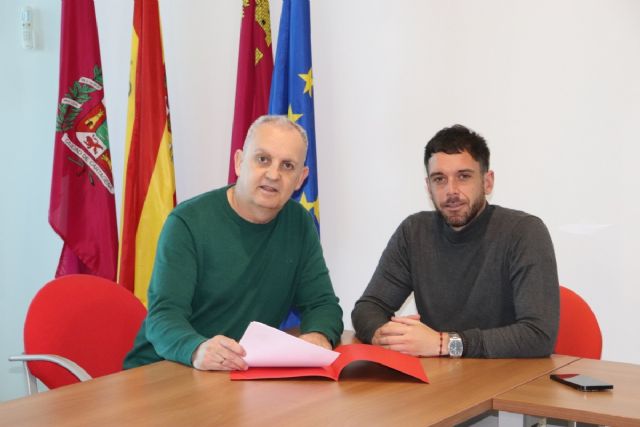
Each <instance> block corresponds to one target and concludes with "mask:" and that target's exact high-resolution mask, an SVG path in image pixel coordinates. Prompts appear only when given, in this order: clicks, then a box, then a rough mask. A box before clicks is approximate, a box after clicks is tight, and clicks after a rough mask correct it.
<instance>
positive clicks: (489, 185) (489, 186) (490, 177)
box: [484, 170, 495, 195]
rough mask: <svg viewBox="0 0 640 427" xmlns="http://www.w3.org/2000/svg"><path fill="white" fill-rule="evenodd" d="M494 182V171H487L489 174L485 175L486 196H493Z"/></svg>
mask: <svg viewBox="0 0 640 427" xmlns="http://www.w3.org/2000/svg"><path fill="white" fill-rule="evenodd" d="M494 180H495V176H494V174H493V171H492V170H490V171H487V173H485V174H484V194H485V195H488V194H491V192H492V191H493V182H494Z"/></svg>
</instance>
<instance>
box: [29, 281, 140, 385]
mask: <svg viewBox="0 0 640 427" xmlns="http://www.w3.org/2000/svg"><path fill="white" fill-rule="evenodd" d="M146 312H147V310H146V308H145V307H144V305H143V304H142V303H141V302H140V301H139V300H138V299H137V298H136V297H135V296H134V295H133V294H132V293H131V292H129V291H128V290H126V289H125V288H123V287H122V286H120V285H118V284H116V283H114V282H112V281H110V280H107V279H104V278H101V277H98V276H90V275H85V274H72V275H68V276H62V277H59V278H57V279H54V280H52V281H50V282H49V283H47V284H46V285H45V286H44V287H43V288H42V289H40V291H38V293H37V294H36V296H35V297H34V298H33V300H32V301H31V304H30V306H29V310H28V311H27V317H26V320H25V325H24V348H25V353H26V354H56V355H59V356H64V357H66V358H68V359H70V360H72V361H73V362H75V363H77V364H78V365H80V366H81V367H82V368H84V369H85V370H86V371H87V373H89V375H91V376H92V377H94V378H95V377H99V376H102V375H107V374H111V373H114V372H118V371H121V370H122V362H123V360H124V357H125V356H126V354H127V352H128V351H129V350H130V349H131V347H132V346H133V341H134V338H135V336H136V333H137V332H138V329H139V328H140V325H141V323H142V321H143V319H144V317H145V316H146ZM29 370H30V371H31V373H32V374H33V375H34V376H35V377H36V378H38V379H39V380H40V381H42V382H43V383H44V384H45V385H46V386H47V387H48V388H50V389H51V388H56V387H60V386H63V385H66V384H71V383H75V382H78V380H77V379H76V378H75V377H74V376H73V375H71V374H70V373H69V372H67V371H66V370H65V369H63V368H61V367H59V366H56V365H54V364H52V363H49V362H29Z"/></svg>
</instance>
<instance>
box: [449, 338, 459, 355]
mask: <svg viewBox="0 0 640 427" xmlns="http://www.w3.org/2000/svg"><path fill="white" fill-rule="evenodd" d="M449 355H450V356H451V357H460V356H462V339H461V338H460V337H459V336H451V337H450V338H449Z"/></svg>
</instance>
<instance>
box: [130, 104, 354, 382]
mask: <svg viewBox="0 0 640 427" xmlns="http://www.w3.org/2000/svg"><path fill="white" fill-rule="evenodd" d="M306 151H307V137H306V133H305V131H304V129H302V128H301V127H300V126H298V125H296V124H295V123H293V122H291V121H290V120H288V119H287V117H285V116H263V117H261V118H259V119H258V120H256V122H255V123H254V124H253V125H252V126H251V128H250V129H249V132H248V133H247V138H246V140H245V144H244V147H243V149H242V150H238V151H237V152H236V153H235V169H236V174H237V175H238V181H237V183H236V184H235V185H234V186H229V187H224V188H220V189H217V190H213V191H210V192H207V193H204V194H201V195H200V196H197V197H195V198H193V199H190V200H188V201H185V202H183V203H181V204H180V205H179V206H177V207H176V208H175V209H174V210H173V212H172V213H171V214H170V215H169V217H168V218H167V220H166V222H165V224H164V227H163V229H162V233H161V235H160V238H159V241H158V249H157V252H156V259H155V263H154V267H153V274H152V277H151V283H150V285H149V299H148V300H149V312H148V314H147V318H146V319H145V321H144V322H143V324H142V326H141V328H140V331H139V332H138V335H137V337H136V340H135V343H134V347H133V349H132V350H131V352H129V354H128V355H127V357H126V359H125V361H124V367H125V369H126V368H132V367H135V366H140V365H144V364H147V363H152V362H155V361H158V360H162V359H167V360H173V361H176V362H180V363H183V364H185V365H191V366H193V367H195V368H197V369H201V370H244V369H247V364H246V363H245V361H244V359H243V356H245V351H244V349H243V348H242V346H240V344H239V343H238V342H237V340H238V339H239V338H240V337H241V336H242V334H243V333H244V331H245V329H246V328H247V326H248V325H249V322H251V321H254V320H255V321H260V322H263V323H266V324H268V325H271V326H275V327H277V326H278V325H279V324H280V323H281V322H282V321H283V320H284V319H285V317H286V315H287V313H288V312H289V309H290V308H291V307H296V308H297V309H298V311H299V312H300V315H301V319H302V320H301V325H300V330H301V335H300V338H302V339H304V340H306V341H309V342H311V343H314V344H317V345H320V346H323V347H325V348H331V347H332V346H334V345H335V344H336V343H337V342H338V340H339V339H340V335H341V334H342V330H343V325H342V310H341V309H340V306H339V305H338V299H337V297H336V296H335V293H334V291H333V287H332V285H331V280H330V279H329V273H328V270H327V267H326V265H325V261H324V257H323V254H322V248H321V246H320V241H319V238H318V233H317V231H316V229H315V226H314V223H313V219H312V218H311V216H310V214H309V213H308V212H307V211H306V210H305V209H304V208H303V207H302V206H301V205H300V204H299V203H297V202H295V201H293V200H291V195H292V194H293V192H294V191H295V190H296V189H299V188H300V187H301V185H302V183H303V182H304V180H305V178H306V176H307V174H308V168H307V167H306V166H305V165H304V161H305V157H306Z"/></svg>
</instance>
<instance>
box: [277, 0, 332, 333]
mask: <svg viewBox="0 0 640 427" xmlns="http://www.w3.org/2000/svg"><path fill="white" fill-rule="evenodd" d="M269 114H282V115H284V114H286V115H287V116H289V119H290V120H291V121H293V122H295V123H298V124H299V125H301V126H302V127H303V128H304V130H306V131H307V137H308V139H309V146H308V147H307V159H306V162H305V163H306V165H307V167H308V168H309V175H308V176H307V179H306V180H305V182H304V183H303V185H302V187H301V188H300V190H298V191H296V192H295V193H294V194H293V198H294V199H296V200H297V201H299V202H300V203H301V204H302V206H304V207H305V208H306V209H307V210H308V211H309V212H310V213H311V214H312V216H313V220H314V222H315V224H316V228H317V229H318V232H319V231H320V201H319V198H318V162H317V160H316V134H315V120H314V113H313V72H312V67H311V25H310V13H309V0H284V1H283V4H282V14H281V16H280V27H279V29H278V49H277V51H276V60H275V66H274V69H273V78H272V80H271V97H270V99H269ZM299 323H300V320H299V318H298V316H297V314H296V313H295V312H293V311H292V312H291V313H290V314H289V317H288V319H287V320H285V322H284V323H283V324H282V325H281V326H280V327H281V329H288V328H290V327H293V326H296V325H298V324H299Z"/></svg>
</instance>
